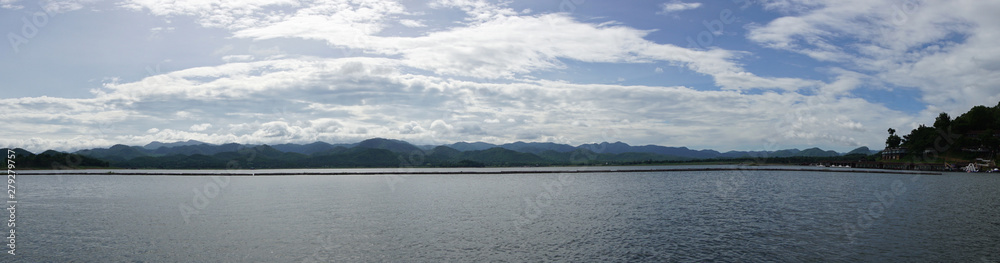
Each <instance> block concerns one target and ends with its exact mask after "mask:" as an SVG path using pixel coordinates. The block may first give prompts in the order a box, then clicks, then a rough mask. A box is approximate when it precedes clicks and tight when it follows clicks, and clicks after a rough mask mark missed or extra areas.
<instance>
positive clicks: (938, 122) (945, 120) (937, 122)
mask: <svg viewBox="0 0 1000 263" xmlns="http://www.w3.org/2000/svg"><path fill="white" fill-rule="evenodd" d="M948 126H951V116H948V113H944V112H942V113H941V114H939V115H938V117H937V119H934V128H936V129H939V130H944V129H947V128H948Z"/></svg>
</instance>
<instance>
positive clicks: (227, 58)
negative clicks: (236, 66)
mask: <svg viewBox="0 0 1000 263" xmlns="http://www.w3.org/2000/svg"><path fill="white" fill-rule="evenodd" d="M252 60H253V56H251V55H228V56H224V57H222V61H225V62H226V63H230V62H245V61H252Z"/></svg>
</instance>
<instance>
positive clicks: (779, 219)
mask: <svg viewBox="0 0 1000 263" xmlns="http://www.w3.org/2000/svg"><path fill="white" fill-rule="evenodd" d="M567 169H570V168H567ZM18 179H19V180H18V199H19V200H18V204H17V205H18V206H17V226H16V230H17V233H18V235H17V239H16V240H17V250H16V253H17V255H16V256H11V255H7V254H4V255H2V256H0V261H4V262H65V261H80V262H92V261H101V262H107V261H113V262H219V261H222V262H234V261H236V262H329V261H335V262H345V261H346V262H372V261H377V262H385V261H390V262H442V261H447V262H454V261H459V262H470V261H474V262H479V261H513V262H523V261H572V262H576V261H613V262H622V261H629V262H637V261H638V262H643V261H645V262H691V261H715V262H763V261H780V262H802V261H808V262H812V261H829V262H857V261H864V262H871V261H896V262H898V261H904V262H1000V175H995V174H962V173H947V174H943V175H913V174H870V173H852V172H794V171H755V170H737V171H697V172H642V173H574V174H490V175H454V174H448V175H409V176H400V175H340V176H257V177H227V176H220V177H213V176H121V175H22V176H19V177H18ZM5 231H6V229H5ZM4 252H6V250H4Z"/></svg>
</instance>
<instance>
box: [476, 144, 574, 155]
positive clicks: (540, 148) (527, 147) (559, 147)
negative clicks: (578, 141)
mask: <svg viewBox="0 0 1000 263" xmlns="http://www.w3.org/2000/svg"><path fill="white" fill-rule="evenodd" d="M491 148H492V147H491ZM500 148H504V149H507V150H512V151H516V152H522V153H536V154H537V153H541V152H544V151H556V152H572V151H573V150H576V147H573V146H569V145H566V144H557V143H551V142H515V143H508V144H504V145H500Z"/></svg>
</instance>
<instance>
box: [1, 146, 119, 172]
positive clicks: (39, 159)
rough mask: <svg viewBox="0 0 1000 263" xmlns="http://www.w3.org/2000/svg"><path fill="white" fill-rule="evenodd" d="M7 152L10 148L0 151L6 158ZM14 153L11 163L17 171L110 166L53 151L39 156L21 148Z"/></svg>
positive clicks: (91, 159)
mask: <svg viewBox="0 0 1000 263" xmlns="http://www.w3.org/2000/svg"><path fill="white" fill-rule="evenodd" d="M7 150H8V148H3V149H0V151H3V152H4V157H5V158H6V156H7ZM12 151H13V152H14V159H13V160H11V161H13V163H12V164H13V165H14V167H15V169H45V170H61V169H80V168H98V167H108V166H109V163H108V162H107V161H105V160H100V159H97V158H92V157H88V156H82V155H78V154H72V153H64V152H58V151H53V150H47V151H44V152H42V153H39V154H33V153H31V152H29V151H27V150H24V149H21V148H14V149H12ZM8 164H11V163H8Z"/></svg>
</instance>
